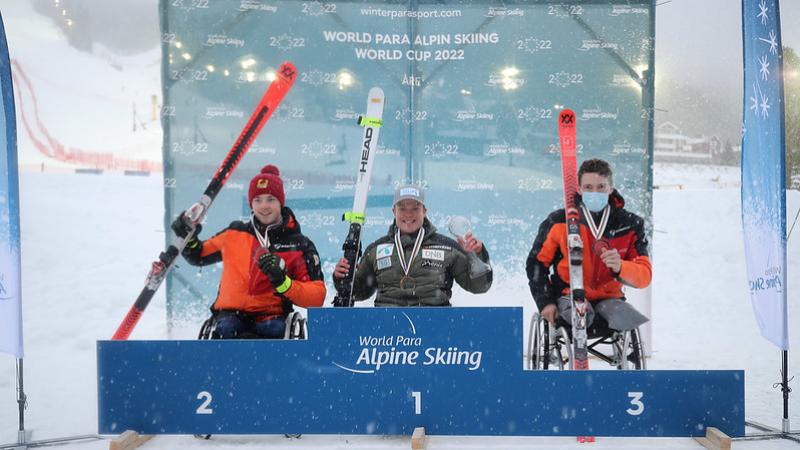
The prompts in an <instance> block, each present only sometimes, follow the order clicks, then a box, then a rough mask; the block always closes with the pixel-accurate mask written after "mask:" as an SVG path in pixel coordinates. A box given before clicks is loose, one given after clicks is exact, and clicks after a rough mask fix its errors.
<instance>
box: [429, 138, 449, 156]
mask: <svg viewBox="0 0 800 450" xmlns="http://www.w3.org/2000/svg"><path fill="white" fill-rule="evenodd" d="M448 153H449V151H448V145H447V144H444V143H442V142H439V141H435V142H433V143H432V144H430V145H428V146H426V148H425V155H426V156H430V157H432V158H433V159H442V158H444V157H445V156H447V154H448Z"/></svg>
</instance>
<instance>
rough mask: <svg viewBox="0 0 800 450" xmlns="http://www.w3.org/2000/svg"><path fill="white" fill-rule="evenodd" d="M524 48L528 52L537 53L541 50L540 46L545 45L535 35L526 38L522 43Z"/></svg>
mask: <svg viewBox="0 0 800 450" xmlns="http://www.w3.org/2000/svg"><path fill="white" fill-rule="evenodd" d="M521 44H522V45H521V47H522V50H524V51H526V52H528V53H536V52H538V51H539V48H540V47H541V46H542V45H543V44H542V41H540V40H539V39H537V38H535V37H529V38H525V40H523V41H522V43H521Z"/></svg>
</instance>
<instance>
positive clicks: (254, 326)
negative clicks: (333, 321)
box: [173, 165, 325, 339]
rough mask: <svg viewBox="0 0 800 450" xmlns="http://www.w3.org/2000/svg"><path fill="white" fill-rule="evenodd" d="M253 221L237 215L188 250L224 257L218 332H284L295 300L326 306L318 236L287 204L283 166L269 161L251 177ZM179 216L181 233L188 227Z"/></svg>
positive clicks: (209, 259) (206, 259) (193, 260)
mask: <svg viewBox="0 0 800 450" xmlns="http://www.w3.org/2000/svg"><path fill="white" fill-rule="evenodd" d="M248 201H249V203H250V207H251V208H252V214H251V216H250V220H249V221H248V222H243V221H234V222H232V223H231V224H230V225H229V226H228V227H227V228H226V229H224V230H222V231H220V232H219V233H217V234H216V235H215V236H214V237H212V238H210V239H207V240H205V241H200V240H198V239H197V237H196V236H197V234H198V233H199V232H200V230H199V227H198V229H197V230H196V232H195V236H194V237H193V238H192V239H191V240H189V242H188V243H187V245H186V248H185V249H184V251H183V256H184V258H185V259H186V260H187V261H188V262H189V263H190V264H192V265H197V266H204V265H208V264H214V263H217V262H219V261H222V265H223V268H222V279H221V280H220V285H219V292H218V294H217V299H216V301H215V302H214V305H213V306H212V307H211V310H212V311H213V312H214V315H215V316H216V320H215V323H216V327H215V331H214V337H215V338H220V339H232V338H237V337H241V336H242V335H243V334H245V335H253V334H255V335H257V336H259V337H265V338H281V337H283V335H284V330H285V322H284V321H285V319H286V316H287V314H289V313H290V312H291V311H292V309H293V305H297V306H301V307H304V308H307V307H311V306H322V303H323V300H324V299H325V284H324V282H323V280H322V270H321V268H320V261H319V255H318V254H317V250H316V248H315V247H314V244H313V242H311V240H310V239H308V238H307V237H306V236H304V235H303V234H302V233H301V232H300V224H299V223H298V222H297V219H295V217H294V213H293V212H292V210H291V209H289V208H288V207H286V206H283V205H284V204H285V195H284V191H283V181H282V180H281V178H280V171H279V170H278V168H277V167H275V166H272V165H268V166H266V167H264V168H263V169H261V173H259V174H258V175H256V176H255V177H254V178H253V179H252V181H251V182H250V188H249V190H248ZM183 224H184V222H183V221H182V220H181V218H180V217H179V218H178V219H176V221H175V222H174V223H173V229H174V230H175V233H176V234H178V235H179V236H181V232H182V233H183V235H182V236H186V234H188V231H187V230H186V228H185V225H183Z"/></svg>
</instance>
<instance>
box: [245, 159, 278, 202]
mask: <svg viewBox="0 0 800 450" xmlns="http://www.w3.org/2000/svg"><path fill="white" fill-rule="evenodd" d="M261 194H271V195H272V196H273V197H275V198H277V199H278V201H279V202H281V206H284V205H285V204H286V203H285V202H286V195H285V194H284V193H283V180H281V171H280V170H278V168H277V167H275V166H273V165H272V164H269V165H266V166H264V168H263V169H261V173H259V174H258V175H256V176H255V177H253V179H252V180H250V189H249V190H248V191H247V204H248V205H252V204H253V198H255V197H256V196H259V195H261Z"/></svg>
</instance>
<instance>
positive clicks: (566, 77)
mask: <svg viewBox="0 0 800 450" xmlns="http://www.w3.org/2000/svg"><path fill="white" fill-rule="evenodd" d="M552 84H555V85H556V86H558V87H562V88H563V87H567V86H569V85H570V74H568V73H567V72H564V71H563V70H562V71H561V72H558V73H556V74H553V79H552Z"/></svg>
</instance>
